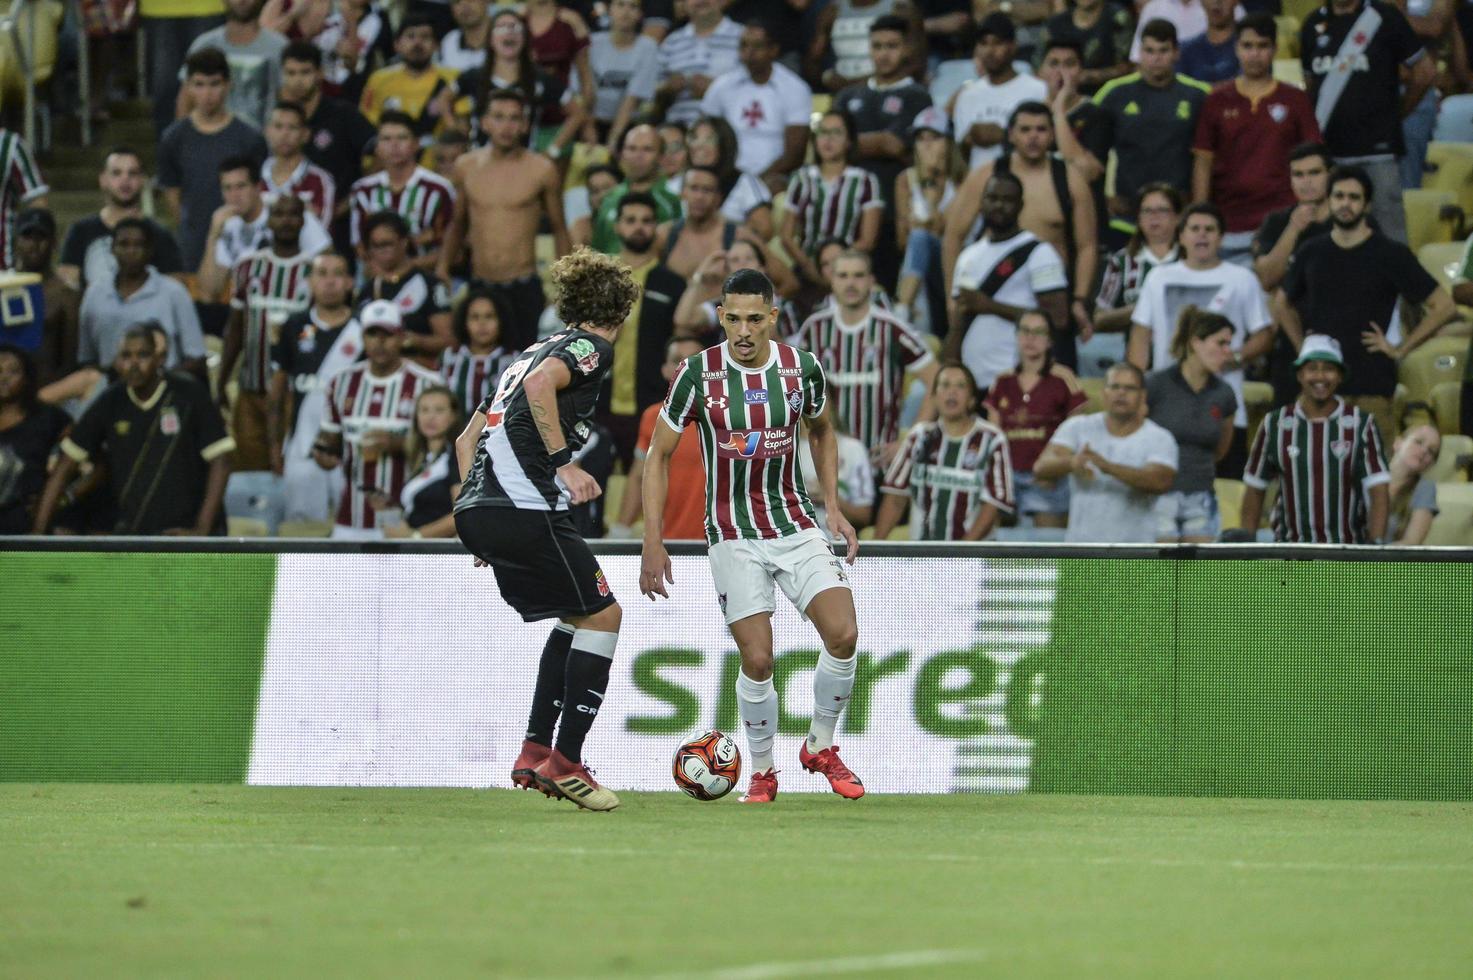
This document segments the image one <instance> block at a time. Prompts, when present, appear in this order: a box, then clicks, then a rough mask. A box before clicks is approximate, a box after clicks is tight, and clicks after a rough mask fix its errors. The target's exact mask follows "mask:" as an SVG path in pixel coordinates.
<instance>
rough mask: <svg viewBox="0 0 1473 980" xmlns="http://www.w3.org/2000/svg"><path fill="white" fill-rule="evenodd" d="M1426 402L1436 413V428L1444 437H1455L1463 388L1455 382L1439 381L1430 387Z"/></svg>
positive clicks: (1457, 429)
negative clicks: (1430, 390) (1430, 391)
mask: <svg viewBox="0 0 1473 980" xmlns="http://www.w3.org/2000/svg"><path fill="white" fill-rule="evenodd" d="M1427 401H1428V402H1429V403H1430V404H1431V405H1432V410H1433V411H1434V412H1436V413H1437V428H1438V431H1440V432H1441V433H1442V434H1443V435H1444V436H1448V435H1457V434H1458V431H1459V427H1458V419H1459V412H1460V411H1461V408H1462V404H1463V386H1462V384H1461V383H1459V382H1457V381H1439V382H1438V383H1437V384H1435V385H1433V386H1432V393H1431V395H1429V396H1428V398H1427Z"/></svg>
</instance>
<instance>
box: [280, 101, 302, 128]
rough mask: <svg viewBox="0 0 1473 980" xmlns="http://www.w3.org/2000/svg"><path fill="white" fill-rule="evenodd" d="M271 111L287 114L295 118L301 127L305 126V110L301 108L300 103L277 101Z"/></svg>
mask: <svg viewBox="0 0 1473 980" xmlns="http://www.w3.org/2000/svg"><path fill="white" fill-rule="evenodd" d="M271 111H272V112H289V113H291V114H292V115H294V116H296V117H297V119H298V120H300V121H301V123H302V125H303V126H305V125H307V110H306V109H303V108H302V104H301V103H300V102H292V101H290V100H288V99H277V100H276V104H275V105H273V106H272V107H271Z"/></svg>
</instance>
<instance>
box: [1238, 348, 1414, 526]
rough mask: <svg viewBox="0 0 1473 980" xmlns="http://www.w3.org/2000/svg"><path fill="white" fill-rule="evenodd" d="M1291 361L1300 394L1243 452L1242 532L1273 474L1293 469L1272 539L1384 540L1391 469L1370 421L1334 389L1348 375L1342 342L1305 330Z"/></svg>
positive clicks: (1254, 517) (1268, 419) (1254, 522)
mask: <svg viewBox="0 0 1473 980" xmlns="http://www.w3.org/2000/svg"><path fill="white" fill-rule="evenodd" d="M1294 366H1295V368H1296V369H1297V371H1298V375H1299V389H1300V390H1299V397H1298V398H1297V399H1296V400H1295V401H1294V402H1293V403H1292V404H1289V405H1285V406H1283V407H1281V408H1276V409H1274V410H1273V411H1271V412H1269V413H1268V414H1267V415H1265V416H1264V418H1263V422H1262V424H1261V425H1259V427H1258V434H1257V435H1256V436H1255V437H1254V439H1253V448H1252V449H1251V450H1249V453H1248V466H1247V468H1246V469H1245V470H1244V471H1243V482H1244V483H1246V484H1247V489H1246V490H1244V492H1243V509H1242V529H1243V532H1244V533H1245V534H1246V535H1255V534H1257V532H1258V521H1259V518H1260V516H1261V515H1262V513H1263V498H1264V492H1265V491H1266V490H1267V489H1268V485H1269V484H1270V483H1272V482H1273V481H1274V480H1276V479H1279V478H1280V477H1281V476H1283V475H1284V474H1291V475H1292V478H1291V479H1285V480H1280V483H1279V497H1278V501H1277V502H1276V503H1275V504H1274V509H1273V514H1272V516H1271V517H1270V523H1271V524H1272V526H1273V532H1274V540H1275V541H1288V542H1295V543H1299V544H1366V543H1378V542H1381V541H1383V540H1384V539H1385V537H1386V522H1387V514H1388V513H1389V510H1390V496H1389V491H1388V489H1387V486H1388V484H1390V482H1391V471H1390V469H1389V468H1388V467H1387V465H1386V457H1385V454H1384V451H1383V449H1382V442H1381V433H1380V431H1379V430H1378V429H1377V427H1376V422H1375V420H1374V419H1372V418H1371V416H1370V414H1369V413H1367V412H1365V411H1363V410H1362V409H1360V408H1358V407H1357V406H1355V405H1354V404H1352V403H1351V402H1349V401H1347V400H1346V399H1344V398H1341V397H1340V396H1339V395H1338V394H1337V393H1336V392H1337V391H1338V390H1339V388H1340V385H1341V383H1342V382H1343V381H1344V380H1345V378H1346V365H1345V357H1344V355H1343V353H1342V351H1341V348H1340V343H1339V342H1338V341H1337V340H1335V338H1333V337H1327V336H1325V335H1324V334H1310V335H1309V336H1308V337H1306V338H1304V344H1303V346H1302V347H1300V349H1299V357H1298V358H1297V359H1296V360H1295V361H1294ZM1250 540H1251V538H1250Z"/></svg>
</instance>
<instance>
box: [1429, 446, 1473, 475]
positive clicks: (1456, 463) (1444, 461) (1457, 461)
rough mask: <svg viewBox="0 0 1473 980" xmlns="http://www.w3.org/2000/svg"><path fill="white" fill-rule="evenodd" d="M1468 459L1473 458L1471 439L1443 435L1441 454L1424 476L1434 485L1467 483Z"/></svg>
mask: <svg viewBox="0 0 1473 980" xmlns="http://www.w3.org/2000/svg"><path fill="white" fill-rule="evenodd" d="M1469 457H1473V437H1470V436H1460V435H1444V436H1443V437H1442V452H1441V453H1440V454H1439V455H1438V457H1437V462H1435V463H1433V464H1432V468H1431V469H1429V470H1428V471H1427V472H1426V473H1425V474H1424V475H1425V476H1426V477H1427V479H1429V480H1432V481H1434V482H1436V483H1467V482H1468V468H1467V467H1468V461H1469Z"/></svg>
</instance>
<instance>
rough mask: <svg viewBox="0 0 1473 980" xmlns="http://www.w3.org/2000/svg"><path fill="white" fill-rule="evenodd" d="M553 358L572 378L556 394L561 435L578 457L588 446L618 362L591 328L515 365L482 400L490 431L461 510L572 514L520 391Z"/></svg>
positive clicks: (531, 352)
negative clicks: (597, 410) (603, 392)
mask: <svg viewBox="0 0 1473 980" xmlns="http://www.w3.org/2000/svg"><path fill="white" fill-rule="evenodd" d="M550 357H555V358H557V359H558V360H560V361H562V362H563V363H564V364H565V365H567V367H568V372H569V373H570V374H571V375H572V376H573V380H572V382H571V383H570V384H569V385H568V387H566V388H564V389H562V390H561V391H559V392H558V397H557V410H558V420H559V422H560V423H561V424H562V430H563V438H564V439H566V440H567V443H568V448H570V449H572V450H573V452H575V453H576V452H578V450H579V449H581V448H583V444H584V443H585V442H587V441H588V437H589V433H590V432H591V431H592V427H591V424H590V423H591V420H592V419H593V412H594V406H595V405H596V404H597V403H598V395H599V391H600V389H601V388H602V387H603V383H604V378H605V377H606V376H607V375H608V373H609V368H610V367H611V366H612V365H613V362H614V347H613V345H612V344H610V343H609V342H608V341H607V340H605V339H604V338H602V337H600V336H599V335H598V334H593V333H589V332H588V331H586V330H577V329H567V330H560V331H558V332H557V333H555V334H553V335H552V336H551V337H548V338H547V339H546V340H542V341H539V342H538V343H535V344H533V345H532V346H531V347H528V348H527V349H526V350H525V351H523V352H522V353H521V355H520V356H519V357H517V359H516V360H514V361H512V362H511V364H510V365H509V366H508V367H507V368H506V371H505V372H504V373H503V374H502V375H501V382H500V383H499V384H498V385H497V386H496V391H495V392H494V393H493V394H492V395H491V396H490V397H489V398H487V399H486V400H485V401H483V402H482V403H481V407H480V408H479V409H478V411H479V412H481V413H482V414H483V415H485V416H486V428H485V429H483V430H482V431H481V438H480V441H479V442H478V443H477V445H476V455H475V459H473V460H472V461H471V471H470V473H469V474H468V475H467V476H466V479H465V483H464V485H463V486H462V487H461V490H460V498H459V499H458V500H457V501H456V503H455V509H456V510H457V511H462V510H469V509H470V508H472V507H519V508H522V509H524V510H567V509H568V498H567V497H566V496H564V494H563V492H562V490H561V488H560V487H559V485H558V483H557V472H556V470H554V468H553V466H552V463H551V461H550V460H549V459H548V456H547V446H546V445H545V444H544V443H543V441H542V435H541V434H540V433H539V432H538V431H537V426H536V424H535V423H534V421H533V418H532V409H531V407H530V405H529V404H528V402H527V393H526V392H525V391H524V390H523V389H522V380H523V379H524V378H525V377H526V376H527V374H528V372H530V371H532V370H533V369H534V368H536V367H537V366H538V365H539V364H541V363H542V362H543V361H545V360H547V359H548V358H550Z"/></svg>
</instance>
